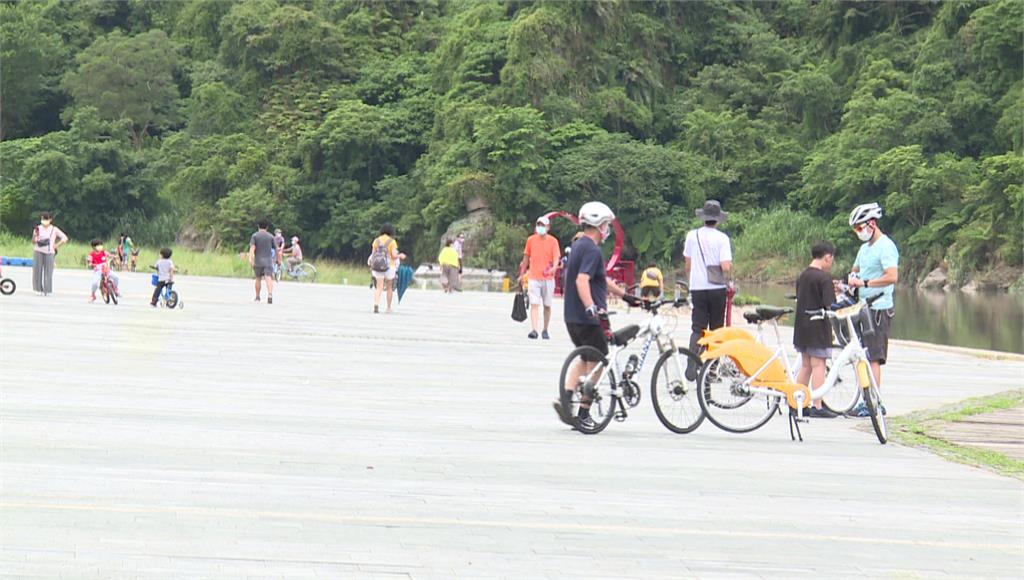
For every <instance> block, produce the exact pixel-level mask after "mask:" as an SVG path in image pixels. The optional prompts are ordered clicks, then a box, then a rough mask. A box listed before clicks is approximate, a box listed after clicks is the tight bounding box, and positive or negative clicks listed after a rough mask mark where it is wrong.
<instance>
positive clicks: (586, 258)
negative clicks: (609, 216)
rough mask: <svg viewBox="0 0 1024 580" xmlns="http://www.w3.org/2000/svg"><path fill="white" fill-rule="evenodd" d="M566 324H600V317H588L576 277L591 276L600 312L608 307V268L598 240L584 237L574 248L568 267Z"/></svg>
mask: <svg viewBox="0 0 1024 580" xmlns="http://www.w3.org/2000/svg"><path fill="white" fill-rule="evenodd" d="M565 272H566V273H565V292H564V302H565V321H566V322H570V323H574V324H600V321H599V320H598V319H597V318H588V317H587V312H586V309H585V308H583V302H581V301H580V295H579V292H578V291H577V290H576V276H578V275H580V274H589V275H590V297H591V298H593V299H594V304H595V305H597V307H598V308H600V309H607V308H608V278H607V275H606V271H605V269H604V255H603V254H601V248H599V247H598V246H597V244H595V243H594V240H592V239H590V238H588V237H587V236H583V237H581V238H580V239H578V240H576V243H574V244H573V245H572V253H570V254H569V265H568V266H566V268H565Z"/></svg>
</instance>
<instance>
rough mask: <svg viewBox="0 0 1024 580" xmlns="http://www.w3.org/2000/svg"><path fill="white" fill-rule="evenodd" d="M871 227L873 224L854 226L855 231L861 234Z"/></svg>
mask: <svg viewBox="0 0 1024 580" xmlns="http://www.w3.org/2000/svg"><path fill="white" fill-rule="evenodd" d="M870 227H871V224H869V223H866V222H865V223H862V224H857V225H855V226H853V231H855V232H861V231H864V230H866V229H868V228H870Z"/></svg>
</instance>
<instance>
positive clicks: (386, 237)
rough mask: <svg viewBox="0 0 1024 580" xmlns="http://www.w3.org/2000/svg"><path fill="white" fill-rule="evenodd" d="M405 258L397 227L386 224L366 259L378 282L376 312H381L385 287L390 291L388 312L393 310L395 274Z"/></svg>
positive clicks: (375, 295) (375, 290) (374, 304)
mask: <svg viewBox="0 0 1024 580" xmlns="http://www.w3.org/2000/svg"><path fill="white" fill-rule="evenodd" d="M404 259H405V254H402V253H400V252H399V251H398V242H397V241H396V240H395V227H394V226H392V225H391V224H384V226H383V227H381V228H380V235H379V236H377V237H376V238H374V240H373V243H372V244H371V245H370V257H369V259H367V260H366V265H368V266H369V267H370V273H371V274H372V275H373V280H374V282H376V285H375V288H374V294H373V312H374V314H376V313H378V312H380V297H381V294H383V293H384V288H385V287H387V291H388V313H390V312H391V310H392V308H391V304H392V302H393V300H394V295H395V276H396V275H397V273H398V265H399V262H401V261H402V260H404Z"/></svg>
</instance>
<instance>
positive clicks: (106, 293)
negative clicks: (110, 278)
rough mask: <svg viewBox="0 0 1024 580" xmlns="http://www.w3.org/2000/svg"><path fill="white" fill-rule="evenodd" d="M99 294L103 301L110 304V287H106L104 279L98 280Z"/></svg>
mask: <svg viewBox="0 0 1024 580" xmlns="http://www.w3.org/2000/svg"><path fill="white" fill-rule="evenodd" d="M100 296H102V297H103V302H105V303H107V304H110V288H108V287H107V281H106V280H100Z"/></svg>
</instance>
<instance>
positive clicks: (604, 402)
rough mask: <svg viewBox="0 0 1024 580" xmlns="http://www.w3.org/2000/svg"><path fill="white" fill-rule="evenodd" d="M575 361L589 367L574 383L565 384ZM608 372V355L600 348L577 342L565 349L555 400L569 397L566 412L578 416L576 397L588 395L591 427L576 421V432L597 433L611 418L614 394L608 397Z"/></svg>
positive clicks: (578, 400) (613, 413)
mask: <svg viewBox="0 0 1024 580" xmlns="http://www.w3.org/2000/svg"><path fill="white" fill-rule="evenodd" d="M579 365H586V366H588V367H591V370H590V371H589V372H588V373H586V374H583V375H581V376H580V378H579V380H578V382H577V384H576V385H572V384H567V381H569V380H570V379H569V374H570V372H572V370H573V369H575V368H578V366H579ZM612 380H613V378H612V377H611V373H609V372H608V359H607V358H605V356H604V355H603V354H601V351H599V350H597V349H596V348H594V347H592V346H581V347H579V348H577V349H576V350H574V351H572V352H571V353H569V356H568V357H567V358H566V359H565V364H564V365H562V374H561V376H560V377H559V379H558V400H559V401H564V400H565V399H566V396H565V395H564V394H565V393H568V399H569V401H571V404H570V406H569V409H567V411H568V413H569V415H570V416H572V417H578V416H579V414H578V413H579V408H580V401H581V400H582V399H583V397H584V396H586V397H587V398H589V399H590V418H591V419H593V421H594V425H593V427H589V428H584V427H582V426H579V425H577V426H576V429H577V430H578V431H579V432H580V433H586V434H588V435H594V434H597V433H600V432H601V431H603V430H604V428H605V427H607V426H608V423H610V422H611V420H612V417H614V416H615V398H614V397H612V394H611V393H612Z"/></svg>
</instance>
